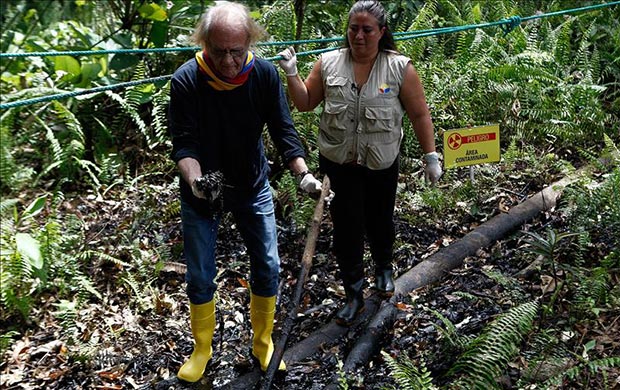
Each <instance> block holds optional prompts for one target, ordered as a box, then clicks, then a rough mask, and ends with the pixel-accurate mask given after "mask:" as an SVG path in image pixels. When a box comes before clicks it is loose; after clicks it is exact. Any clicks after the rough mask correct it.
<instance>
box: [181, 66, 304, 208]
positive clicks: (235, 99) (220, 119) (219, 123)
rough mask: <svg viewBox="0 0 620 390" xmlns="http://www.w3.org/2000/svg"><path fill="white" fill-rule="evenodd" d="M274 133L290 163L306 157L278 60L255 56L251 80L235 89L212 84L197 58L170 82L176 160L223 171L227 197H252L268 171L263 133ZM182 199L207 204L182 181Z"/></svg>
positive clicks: (198, 206) (194, 204) (210, 169)
mask: <svg viewBox="0 0 620 390" xmlns="http://www.w3.org/2000/svg"><path fill="white" fill-rule="evenodd" d="M265 125H267V129H268V131H269V134H270V137H271V139H272V141H273V143H274V144H275V146H276V148H277V150H278V152H279V153H280V155H281V157H282V159H283V162H284V163H285V164H288V162H289V161H291V160H292V159H293V158H295V157H305V154H304V150H303V146H302V144H301V142H300V140H299V136H298V134H297V132H296V130H295V127H294V124H293V121H292V119H291V115H290V111H289V108H288V104H287V102H286V99H285V97H284V92H283V90H282V85H281V82H280V78H279V76H278V73H277V71H276V68H275V66H274V65H273V64H271V63H270V62H268V61H265V60H262V59H258V58H257V59H256V60H255V63H254V68H253V69H252V71H251V73H250V75H249V78H248V80H247V81H246V82H245V83H244V84H243V85H242V86H239V87H237V88H235V89H233V90H231V91H216V90H215V89H213V88H211V87H210V86H209V85H208V84H207V82H206V80H205V77H204V75H203V74H202V73H200V72H199V70H198V65H197V63H196V60H195V59H191V60H189V61H187V62H186V63H185V64H183V65H182V66H180V67H179V68H178V69H177V70H176V71H175V72H174V75H173V76H172V80H171V86H170V109H169V130H170V134H171V136H172V145H173V148H172V154H171V157H172V159H173V160H174V161H175V162H178V161H179V160H180V159H182V158H185V157H192V158H195V159H196V160H198V161H199V162H200V166H201V168H202V172H203V174H204V173H206V172H208V171H215V170H220V171H222V172H223V174H224V182H225V184H226V185H227V187H226V195H225V200H226V198H228V197H230V196H231V195H234V196H235V197H244V196H250V195H253V194H254V193H256V191H257V190H258V189H259V186H260V185H261V184H262V183H263V182H264V180H265V179H266V178H267V176H268V175H269V165H268V163H267V158H266V156H265V151H264V146H263V139H262V134H263V130H264V128H265ZM181 197H182V199H183V200H185V201H187V202H189V203H190V204H191V205H192V206H194V207H195V208H196V209H198V210H199V211H200V209H204V208H205V206H206V202H204V201H202V200H200V199H198V198H196V197H194V196H193V195H192V192H191V188H190V186H189V185H188V184H187V183H186V182H185V180H183V179H181Z"/></svg>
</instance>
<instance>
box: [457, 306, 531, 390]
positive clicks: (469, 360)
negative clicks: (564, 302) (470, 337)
mask: <svg viewBox="0 0 620 390" xmlns="http://www.w3.org/2000/svg"><path fill="white" fill-rule="evenodd" d="M538 306H539V304H538V302H537V301H532V302H528V303H524V304H522V305H520V306H517V307H513V308H511V309H510V310H509V311H508V312H506V313H503V314H501V315H500V316H499V317H498V318H497V319H496V320H495V321H493V322H492V323H491V324H490V325H488V326H487V327H485V329H484V331H483V333H482V334H481V335H480V336H479V337H477V338H476V339H475V340H474V341H473V342H472V343H471V346H470V348H469V349H468V350H467V351H466V352H465V353H464V354H463V355H461V356H460V357H459V358H458V360H457V362H456V364H455V365H454V366H453V367H452V368H451V369H450V371H449V372H448V374H449V375H454V374H460V377H459V378H458V380H457V381H456V383H455V385H456V388H468V389H470V388H471V389H473V388H476V389H494V388H498V386H499V385H498V384H497V382H496V380H495V378H497V377H499V376H500V375H501V374H502V372H503V371H504V370H505V369H506V366H507V364H508V363H509V362H510V361H511V360H512V359H513V358H514V357H515V356H516V355H517V353H518V352H519V343H520V342H521V340H522V338H523V336H524V335H525V334H526V333H527V332H529V331H530V330H531V328H532V324H533V321H534V318H535V317H536V314H537V311H538Z"/></svg>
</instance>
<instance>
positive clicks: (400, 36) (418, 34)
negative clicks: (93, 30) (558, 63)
mask: <svg viewBox="0 0 620 390" xmlns="http://www.w3.org/2000/svg"><path fill="white" fill-rule="evenodd" d="M618 4H620V1H612V2H610V3H602V4H596V5H590V6H585V7H580V8H572V9H567V10H562V11H556V12H550V13H546V14H539V15H532V16H528V17H525V18H522V17H520V16H518V15H515V16H511V17H509V18H506V19H502V20H498V21H496V22H489V23H481V24H470V25H465V26H457V27H443V28H435V29H427V30H417V31H403V32H398V33H394V40H395V41H401V40H405V39H413V38H423V37H427V36H432V35H440V34H451V33H456V32H461V31H467V30H472V29H478V28H487V27H494V26H499V27H500V28H501V29H502V31H503V32H504V35H506V34H508V33H510V32H511V31H512V30H514V29H515V28H517V27H519V26H520V25H521V23H522V22H525V21H528V20H533V19H540V18H544V17H551V16H559V15H565V14H569V13H575V12H584V11H592V10H595V9H600V8H604V7H611V6H615V5H618ZM343 40H344V38H343V37H334V38H322V39H305V40H295V41H278V42H259V43H258V44H257V45H258V46H290V45H302V44H307V43H327V42H340V41H343ZM339 48H340V46H335V47H329V48H324V49H317V50H309V51H305V52H299V53H297V56H298V57H305V56H310V55H315V54H320V53H325V52H328V51H332V50H337V49H339ZM199 49H200V48H199V47H174V48H153V49H117V50H82V51H63V52H56V51H52V52H30V53H0V58H6V57H30V56H32V57H34V56H39V57H44V56H61V55H99V54H117V53H125V54H130V53H159V52H173V51H196V50H199ZM281 59H282V56H280V55H278V56H274V57H268V58H265V60H267V61H278V60H281ZM171 77H172V75H166V76H159V77H153V78H149V79H143V80H137V81H129V82H125V83H119V84H114V85H109V86H102V87H96V88H91V89H87V90H79V91H72V92H67V93H59V94H54V95H47V96H40V97H36V98H32V99H26V100H21V101H15V102H10V103H2V104H0V110H5V109H8V108H13V107H19V106H26V105H30V104H36V103H41V102H47V101H51V100H59V99H62V98H65V97H74V96H79V95H87V94H91V93H98V92H103V91H108V90H112V89H117V88H125V87H131V86H135V85H141V84H150V83H154V82H157V81H164V80H168V79H170V78H171Z"/></svg>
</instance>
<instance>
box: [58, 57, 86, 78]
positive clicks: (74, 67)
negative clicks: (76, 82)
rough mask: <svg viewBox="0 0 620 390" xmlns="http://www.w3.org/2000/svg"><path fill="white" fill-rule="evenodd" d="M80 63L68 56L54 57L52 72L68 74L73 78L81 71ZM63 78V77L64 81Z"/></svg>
mask: <svg viewBox="0 0 620 390" xmlns="http://www.w3.org/2000/svg"><path fill="white" fill-rule="evenodd" d="M81 69H82V68H81V67H80V62H79V61H78V60H76V59H75V58H73V57H70V56H58V57H54V70H55V71H56V72H65V73H68V74H69V75H70V76H71V77H69V78H73V77H75V76H77V75H79V74H80V71H81ZM64 78H65V77H63V79H64Z"/></svg>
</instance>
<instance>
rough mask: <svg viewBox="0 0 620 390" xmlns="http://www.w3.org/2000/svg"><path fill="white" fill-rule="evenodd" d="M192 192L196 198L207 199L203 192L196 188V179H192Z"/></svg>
mask: <svg viewBox="0 0 620 390" xmlns="http://www.w3.org/2000/svg"><path fill="white" fill-rule="evenodd" d="M192 194H194V196H195V197H196V198H200V199H207V196H206V195H205V193H204V192H202V191H201V190H199V189H198V186H197V185H196V179H194V181H192Z"/></svg>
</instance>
